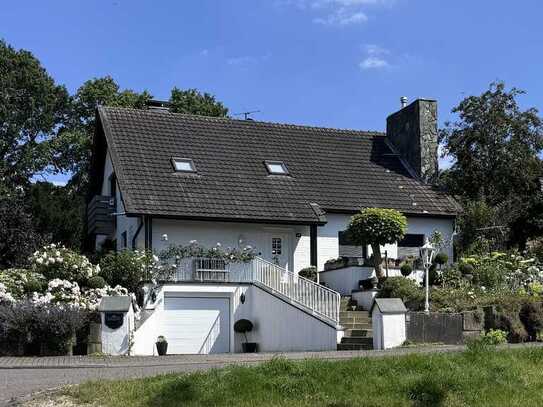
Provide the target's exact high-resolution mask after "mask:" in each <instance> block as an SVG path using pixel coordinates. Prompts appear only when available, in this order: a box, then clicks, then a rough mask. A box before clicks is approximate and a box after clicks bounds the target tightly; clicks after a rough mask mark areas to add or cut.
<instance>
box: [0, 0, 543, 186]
mask: <svg viewBox="0 0 543 407" xmlns="http://www.w3.org/2000/svg"><path fill="white" fill-rule="evenodd" d="M542 15H543V2H541V1H538V0H523V1H518V2H511V1H502V0H477V1H467V0H455V1H437V0H267V1H264V0H260V1H259V0H252V1H249V0H246V1H245V0H231V1H226V0H223V1H219V0H215V1H213V0H198V1H196V0H194V1H188V0H185V1H160V2H158V1H150V0H148V1H143V0H130V1H129V0H102V1H76V0H66V1H24V0H18V1H10V2H6V3H5V4H3V5H2V7H1V8H0V18H1V20H0V21H2V24H1V27H0V37H2V38H4V39H5V40H6V41H7V42H8V43H10V44H12V45H13V46H15V47H17V48H25V49H27V50H30V51H32V52H33V53H34V54H35V55H36V56H37V57H38V58H39V59H40V60H41V61H42V63H43V65H44V66H45V68H46V69H47V70H48V71H49V72H50V73H51V75H52V76H53V77H54V78H55V79H56V80H57V81H58V83H62V84H65V85H66V86H67V87H68V89H69V90H70V91H72V92H73V91H74V90H75V89H77V87H78V86H79V85H81V83H83V82H84V81H85V80H87V79H90V78H93V77H99V76H104V75H111V76H113V77H114V78H115V80H116V81H117V82H118V83H119V84H120V85H121V87H123V88H131V89H135V90H143V89H147V90H149V91H150V92H151V93H152V94H153V95H154V96H155V97H156V98H159V99H167V98H168V96H169V91H170V89H171V88H172V87H173V86H178V87H180V88H198V89H200V90H203V91H208V92H211V93H213V94H215V95H216V96H217V98H218V99H220V100H221V101H223V102H224V103H225V104H226V106H228V107H229V108H230V112H231V114H233V113H238V112H243V111H247V110H260V111H261V112H260V113H258V114H255V115H254V116H253V117H254V118H255V119H258V120H267V121H278V122H288V123H299V124H309V125H318V126H329V127H340V128H354V129H362V130H384V128H385V118H386V116H387V115H388V114H390V113H392V112H393V111H395V110H397V108H398V106H399V98H400V96H402V95H406V96H408V98H409V100H414V99H415V98H417V97H428V98H435V99H437V100H438V103H439V115H440V122H441V123H443V121H445V120H447V119H450V118H451V115H450V110H451V108H452V107H453V106H454V105H455V104H457V103H458V102H459V101H460V100H461V99H462V98H463V97H464V96H466V95H470V94H479V93H481V92H482V91H484V90H485V89H486V88H487V87H488V84H489V83H490V82H492V81H494V80H496V79H500V80H503V81H505V82H506V84H508V85H509V86H516V87H519V88H522V89H524V90H526V91H527V92H528V94H527V95H525V96H523V97H522V99H521V104H522V105H523V106H525V107H528V106H535V107H537V108H539V109H540V110H541V109H542V108H543V99H542V95H543V80H542V79H541V76H542V70H541V69H542V67H543V24H541V16H542ZM52 179H62V177H60V178H58V177H54V178H52Z"/></svg>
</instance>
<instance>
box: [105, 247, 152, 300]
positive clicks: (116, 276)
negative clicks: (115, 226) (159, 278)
mask: <svg viewBox="0 0 543 407" xmlns="http://www.w3.org/2000/svg"><path fill="white" fill-rule="evenodd" d="M157 261H158V258H157V257H156V256H153V255H152V253H150V252H142V251H138V250H135V251H132V250H123V251H121V252H117V253H108V254H107V255H105V256H104V257H103V258H102V260H101V261H100V276H101V277H103V278H104V280H105V281H106V282H107V283H108V284H109V285H110V286H112V287H113V286H117V285H120V286H122V287H126V289H127V290H128V291H129V292H132V293H133V292H136V290H137V288H138V285H139V284H140V283H141V282H142V281H145V280H150V279H151V272H152V269H153V267H155V265H156V262H157Z"/></svg>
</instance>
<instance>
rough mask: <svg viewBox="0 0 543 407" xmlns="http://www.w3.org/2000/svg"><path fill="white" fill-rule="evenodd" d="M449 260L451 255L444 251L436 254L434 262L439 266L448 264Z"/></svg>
mask: <svg viewBox="0 0 543 407" xmlns="http://www.w3.org/2000/svg"><path fill="white" fill-rule="evenodd" d="M448 261H449V256H447V255H446V254H445V253H443V252H441V253H438V254H436V256H435V257H434V263H435V264H437V265H439V266H442V265H444V264H447V262H448Z"/></svg>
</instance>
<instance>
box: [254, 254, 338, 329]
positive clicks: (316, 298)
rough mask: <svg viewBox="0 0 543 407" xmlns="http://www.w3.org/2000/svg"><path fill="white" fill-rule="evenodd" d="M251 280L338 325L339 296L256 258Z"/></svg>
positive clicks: (326, 288)
mask: <svg viewBox="0 0 543 407" xmlns="http://www.w3.org/2000/svg"><path fill="white" fill-rule="evenodd" d="M252 265H253V267H252V268H253V280H254V282H255V283H260V284H262V285H264V286H265V287H267V288H269V289H271V290H272V291H274V292H275V293H279V294H281V295H283V296H284V297H286V298H287V299H289V300H290V301H292V302H294V303H296V304H298V305H301V306H303V307H304V308H307V309H308V310H310V311H311V312H312V313H313V314H314V315H317V316H320V317H323V318H326V319H328V320H331V321H332V322H334V323H335V324H337V323H339V306H340V301H341V297H340V295H339V293H337V292H336V291H334V290H331V289H330V288H328V287H324V286H321V285H320V284H317V283H315V282H314V281H311V280H308V279H307V278H304V277H301V276H299V275H298V274H295V273H292V272H290V271H288V270H286V269H284V268H282V267H280V266H278V265H276V264H274V263H271V262H269V261H267V260H264V259H262V258H260V257H256V258H255V259H253V261H252Z"/></svg>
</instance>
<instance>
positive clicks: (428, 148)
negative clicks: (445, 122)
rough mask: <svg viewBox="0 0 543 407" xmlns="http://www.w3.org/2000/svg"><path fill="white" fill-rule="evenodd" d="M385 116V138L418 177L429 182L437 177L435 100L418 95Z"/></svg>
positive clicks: (403, 100) (403, 102)
mask: <svg viewBox="0 0 543 407" xmlns="http://www.w3.org/2000/svg"><path fill="white" fill-rule="evenodd" d="M400 102H401V106H402V108H401V109H400V110H399V111H397V112H396V113H393V114H391V115H390V116H388V117H387V140H388V142H389V143H390V145H391V146H392V147H393V148H394V149H395V150H396V152H397V153H399V154H400V157H401V158H402V159H403V160H404V162H406V163H407V164H408V165H409V166H410V167H411V170H412V171H413V172H414V173H415V175H416V176H417V177H419V178H420V179H422V180H423V181H424V182H426V183H431V182H432V181H434V180H435V178H436V177H437V102H436V101H435V100H430V99H417V100H415V101H414V102H413V103H411V104H410V105H407V98H405V97H402V98H401V101H400Z"/></svg>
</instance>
